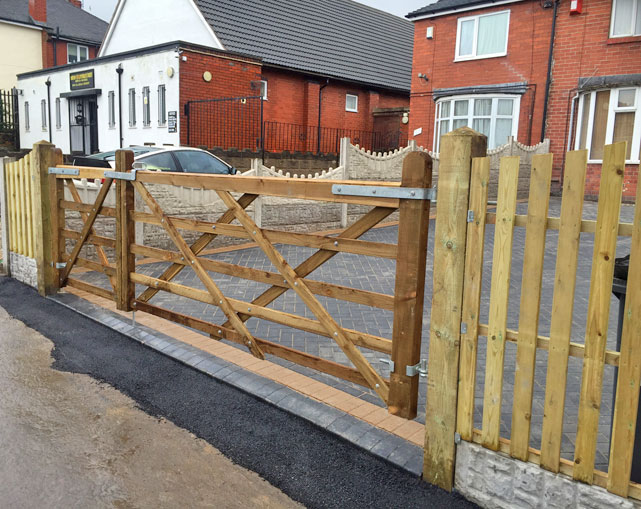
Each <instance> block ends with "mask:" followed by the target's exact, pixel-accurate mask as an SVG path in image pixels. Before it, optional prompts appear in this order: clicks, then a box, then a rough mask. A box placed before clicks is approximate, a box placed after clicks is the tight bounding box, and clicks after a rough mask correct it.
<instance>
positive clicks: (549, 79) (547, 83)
mask: <svg viewBox="0 0 641 509" xmlns="http://www.w3.org/2000/svg"><path fill="white" fill-rule="evenodd" d="M558 10H559V0H555V1H554V11H553V13H552V32H551V34H550V52H549V54H548V75H547V79H546V80H545V97H544V99H543V120H542V124H541V141H543V140H544V139H545V123H546V121H547V116H548V100H549V98H550V86H551V85H552V57H553V53H554V36H555V35H556V14H557V11H558Z"/></svg>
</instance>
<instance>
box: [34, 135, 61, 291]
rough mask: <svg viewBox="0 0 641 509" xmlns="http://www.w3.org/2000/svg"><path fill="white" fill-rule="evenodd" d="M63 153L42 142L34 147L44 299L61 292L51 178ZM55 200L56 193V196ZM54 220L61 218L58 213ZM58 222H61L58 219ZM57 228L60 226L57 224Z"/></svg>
mask: <svg viewBox="0 0 641 509" xmlns="http://www.w3.org/2000/svg"><path fill="white" fill-rule="evenodd" d="M58 158H59V153H57V152H56V147H55V145H53V144H51V143H49V142H46V141H39V142H38V143H36V144H35V145H34V146H33V152H32V153H31V178H32V183H33V187H32V192H33V196H32V204H33V226H34V233H35V244H36V249H35V255H36V266H37V268H38V293H40V295H42V296H45V295H51V294H53V293H56V291H58V287H59V284H58V277H57V271H56V269H55V267H54V264H55V262H57V261H58V260H57V256H58V253H57V252H54V250H53V249H54V240H53V227H54V223H53V222H52V211H53V208H54V206H55V208H56V209H57V208H58V207H57V204H56V203H52V198H51V197H52V191H51V189H50V187H51V185H52V183H55V181H56V179H55V177H53V176H52V177H50V176H49V168H50V167H52V166H56V165H57V164H58V163H59V162H60V161H59V159H58ZM53 196H55V193H54V194H53ZM53 217H54V219H56V218H57V214H56V213H55V212H54V214H53ZM56 221H57V219H56ZM55 224H57V222H56V223H55Z"/></svg>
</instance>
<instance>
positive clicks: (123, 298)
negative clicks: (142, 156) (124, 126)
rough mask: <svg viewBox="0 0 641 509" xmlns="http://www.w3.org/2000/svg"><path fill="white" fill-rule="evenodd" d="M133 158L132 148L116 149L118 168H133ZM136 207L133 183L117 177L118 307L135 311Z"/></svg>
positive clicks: (128, 170) (128, 169) (117, 169)
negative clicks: (132, 276) (134, 245)
mask: <svg viewBox="0 0 641 509" xmlns="http://www.w3.org/2000/svg"><path fill="white" fill-rule="evenodd" d="M133 162H134V153H133V152H132V151H131V150H118V151H117V152H116V171H118V172H130V171H131V166H132V164H133ZM134 209H135V203H134V187H133V185H132V184H131V182H129V181H128V180H121V179H118V180H117V181H116V307H117V308H118V309H119V310H120V311H132V310H133V308H132V306H131V305H132V302H133V299H134V291H135V285H134V283H133V282H132V281H131V278H130V276H129V275H130V274H131V273H132V272H135V270H136V257H135V255H134V254H133V253H132V252H131V248H130V246H131V245H132V244H135V242H136V227H135V224H134V222H133V220H132V219H131V213H132V212H133V211H134Z"/></svg>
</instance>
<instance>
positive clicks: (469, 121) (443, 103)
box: [434, 95, 520, 152]
mask: <svg viewBox="0 0 641 509" xmlns="http://www.w3.org/2000/svg"><path fill="white" fill-rule="evenodd" d="M519 103H520V99H519V97H518V96H507V95H505V96H487V95H478V96H458V97H448V98H444V99H440V100H439V101H438V102H437V104H436V128H435V130H434V132H435V133H436V135H435V136H434V151H435V152H438V151H439V146H440V139H441V136H443V135H444V134H446V133H449V132H450V131H453V130H455V129H458V128H459V127H466V126H467V127H471V128H472V129H474V130H475V131H478V132H480V133H482V134H484V135H485V136H487V147H488V148H496V147H498V146H500V145H504V144H505V143H507V141H508V137H510V136H515V137H516V134H517V130H518V120H519Z"/></svg>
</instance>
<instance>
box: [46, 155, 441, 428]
mask: <svg viewBox="0 0 641 509" xmlns="http://www.w3.org/2000/svg"><path fill="white" fill-rule="evenodd" d="M38 150H39V151H40V152H44V153H45V154H47V155H44V156H41V157H44V158H45V159H48V160H51V159H52V154H53V153H54V152H55V151H54V149H53V147H51V146H47V147H40V148H39V149H38ZM132 162H133V153H132V152H130V151H118V152H117V153H116V171H115V172H110V171H104V170H102V169H96V168H86V167H73V166H65V165H61V164H57V165H52V167H51V168H50V169H49V179H48V182H47V186H48V196H49V197H50V204H51V206H50V221H51V223H52V224H53V225H57V227H54V229H53V232H54V235H53V236H52V239H51V247H50V253H51V256H52V258H53V259H52V262H53V267H54V268H55V273H54V274H53V275H52V279H51V281H50V282H49V283H48V287H50V288H51V289H52V290H53V291H55V289H56V288H59V287H62V286H65V285H69V286H72V287H75V288H78V289H81V290H84V291H87V292H90V293H94V294H97V295H99V296H102V297H106V298H109V299H112V300H114V301H115V302H116V304H117V307H118V308H119V309H120V310H124V311H135V310H138V311H143V312H146V313H150V314H153V315H156V316H159V317H162V318H165V319H168V320H171V321H174V322H176V323H179V324H182V325H186V326H188V327H191V328H194V329H197V330H199V331H201V332H204V333H206V334H208V335H209V336H210V337H211V338H213V340H221V339H225V340H228V341H231V342H234V343H238V344H240V345H243V346H244V347H246V348H247V349H248V350H249V351H250V352H251V353H252V354H253V355H254V356H256V357H257V358H260V359H263V358H265V355H266V354H270V355H274V356H277V357H281V358H283V359H286V360H289V361H292V362H294V363H297V364H300V365H302V366H306V367H308V368H312V369H315V370H318V371H320V372H324V373H327V374H330V375H333V376H335V377H338V378H341V379H344V380H348V381H350V382H352V383H356V384H360V385H363V386H365V387H368V388H370V389H372V390H373V391H374V392H375V393H376V394H378V395H379V396H380V398H381V399H382V400H383V401H384V402H385V403H386V404H387V405H388V407H389V409H390V412H391V413H393V414H396V415H399V416H402V417H405V418H408V419H411V418H414V417H415V416H416V412H417V400H418V376H416V375H409V374H407V370H406V367H407V366H414V365H417V364H418V363H419V361H420V358H419V355H420V340H421V324H422V317H423V312H422V311H423V295H424V290H423V288H424V286H423V285H424V282H425V264H426V253H427V233H428V225H429V204H430V198H431V195H430V191H432V190H431V189H430V185H431V164H430V163H431V160H430V158H429V156H427V155H426V154H422V153H414V154H411V156H408V157H407V158H406V159H405V161H404V167H403V174H402V181H401V182H400V183H391V182H387V183H385V182H355V181H344V180H326V179H319V180H312V179H296V178H283V177H280V178H276V177H251V176H246V177H235V176H217V175H203V174H185V173H169V172H149V171H136V170H132ZM82 179H94V180H95V182H96V183H98V182H100V184H97V185H99V186H100V188H99V191H98V193H97V195H96V197H95V201H94V202H93V203H83V202H82V200H81V196H80V194H79V193H78V191H77V190H76V189H75V184H74V180H82ZM154 185H164V186H181V187H189V188H194V189H206V190H213V191H215V192H216V193H217V195H218V196H219V197H220V199H221V200H222V201H223V202H224V204H225V206H226V207H227V210H226V212H224V213H223V214H222V215H221V216H220V217H219V218H218V220H217V221H202V220H196V219H186V218H180V217H175V216H171V215H168V214H166V213H165V212H164V210H163V208H162V206H161V205H160V204H159V203H158V201H157V200H156V199H155V198H154V196H153V194H152V192H151V191H150V189H151V188H152V187H153V186H154ZM113 186H115V188H116V190H115V195H116V200H115V201H116V206H115V207H107V206H105V198H106V197H107V194H108V193H109V190H110V188H111V187H113ZM65 190H66V191H65ZM232 193H233V194H232ZM69 194H71V196H72V197H73V200H66V199H65V196H69ZM136 195H137V196H138V197H139V199H141V200H142V202H144V204H145V210H142V211H141V210H138V211H137V210H135V207H134V202H135V196H136ZM264 196H273V197H280V198H287V199H297V200H312V201H323V202H331V203H345V204H354V205H360V206H365V207H366V208H367V209H368V211H367V212H365V213H364V214H363V215H362V217H360V219H358V220H357V221H356V222H354V223H353V224H352V225H350V226H349V227H348V228H346V229H344V230H342V231H341V232H340V233H339V234H338V235H337V236H330V235H320V234H311V233H292V232H286V231H281V230H272V229H266V228H261V227H260V226H259V225H258V224H257V223H256V221H255V219H254V218H252V217H251V216H250V215H249V213H248V212H247V211H246V209H247V207H248V206H249V205H250V204H252V203H253V202H254V201H255V200H256V199H258V198H259V197H264ZM397 210H398V211H399V216H400V224H399V234H398V243H397V244H388V243H381V242H373V241H369V240H361V239H360V237H361V236H363V235H364V234H365V233H367V232H368V231H369V230H370V229H371V228H373V227H375V226H376V225H378V224H379V223H380V222H381V221H383V220H384V219H385V218H387V217H389V216H390V214H392V213H393V212H395V211H397ZM68 211H72V212H73V213H75V214H76V215H77V214H80V215H81V216H82V226H81V228H80V229H77V228H76V229H72V228H71V227H70V226H69V224H68V222H67V220H66V213H67V212H68ZM98 217H101V218H102V219H103V220H105V219H106V220H112V221H115V237H113V236H112V237H107V236H103V235H96V234H95V232H94V226H95V221H96V219H97V218H98ZM233 221H237V224H231V223H232V222H233ZM136 223H146V224H151V225H155V226H157V227H161V228H162V229H164V232H165V234H166V235H167V236H168V237H169V238H170V239H171V241H172V243H173V246H174V249H159V248H154V247H150V246H145V245H143V244H141V243H137V242H136V238H135V226H136ZM181 232H196V233H197V234H198V237H197V240H196V241H195V242H193V243H192V244H191V245H189V244H188V243H187V241H186V240H185V238H184V237H183V233H181ZM218 236H228V237H234V238H240V239H249V240H251V241H253V242H254V243H255V244H256V245H257V246H258V247H259V248H260V249H261V250H262V252H263V253H264V254H265V255H266V257H267V258H268V259H269V261H270V262H271V264H272V265H273V267H274V268H275V270H274V271H265V270H258V269H254V268H251V267H245V266H241V265H236V264H230V263H225V262H221V261H218V260H216V259H212V258H211V257H206V256H204V255H205V253H204V250H205V249H206V248H207V247H208V246H209V245H210V244H211V242H212V241H213V240H214V239H215V238H216V237H218ZM90 244H91V245H93V246H94V249H95V250H96V253H97V255H98V261H95V260H91V259H89V257H87V256H83V255H82V253H83V252H86V250H83V248H86V247H87V246H88V245H90ZM280 244H287V245H293V246H301V247H305V248H312V249H315V250H316V251H315V252H314V253H313V254H312V255H311V256H309V257H308V258H307V259H306V260H305V261H303V262H302V263H299V264H298V265H297V266H292V265H290V264H289V263H288V261H287V260H286V259H285V258H284V257H283V256H282V255H281V253H280V251H279V250H278V249H277V248H276V247H275V246H276V245H280ZM339 253H350V254H354V255H359V256H369V257H381V258H387V259H392V260H395V261H396V266H397V267H399V268H400V269H402V270H399V271H398V273H397V277H396V291H395V294H394V295H388V294H382V293H377V292H373V291H369V290H363V289H359V288H352V287H349V286H344V285H341V284H332V283H327V282H323V281H320V280H315V279H313V278H311V277H310V275H311V273H312V272H313V271H315V270H316V269H317V268H319V267H320V266H322V265H323V264H325V263H326V262H327V261H329V260H330V259H332V258H333V257H334V256H335V255H337V254H339ZM110 255H111V259H109V258H110ZM136 256H138V257H147V258H151V259H155V260H158V261H160V262H165V263H167V262H168V267H167V268H166V269H165V270H164V272H162V274H160V275H157V276H156V277H152V276H150V275H145V274H142V273H138V272H136V266H135V259H136ZM77 268H80V269H90V270H92V271H95V272H99V273H102V274H104V275H106V276H107V277H108V279H109V281H110V285H111V288H107V289H106V288H104V287H99V286H97V285H94V284H90V283H88V282H86V281H83V280H81V279H80V278H76V277H74V271H76V269H77ZM185 269H187V270H189V271H193V273H194V274H195V275H196V277H197V280H198V282H199V284H200V285H201V287H200V288H194V287H191V286H186V285H185V284H181V283H177V282H175V281H174V280H175V278H176V277H177V276H178V274H180V273H181V272H182V271H183V270H185ZM211 273H218V274H224V275H228V276H233V277H236V278H240V279H244V280H248V281H254V282H258V283H262V284H267V285H268V289H267V290H265V291H264V292H262V293H261V294H260V295H258V297H256V298H254V299H253V300H251V302H248V301H243V300H239V299H234V298H231V297H229V296H226V295H225V294H224V293H223V291H222V290H221V288H220V287H219V286H218V285H217V283H216V282H215V280H214V278H213V277H212V275H211ZM136 285H138V287H141V286H142V287H144V288H145V289H144V290H143V291H142V292H140V293H138V294H137V292H136ZM203 287H204V289H203ZM288 291H289V292H293V293H295V294H296V295H297V297H298V298H299V299H300V300H301V301H302V302H303V303H304V304H305V305H306V306H307V308H308V310H309V311H311V315H313V318H310V317H305V316H299V315H296V314H292V313H287V312H284V311H281V310H278V309H274V308H273V307H269V306H270V304H271V303H272V302H273V301H274V300H276V299H277V298H278V297H279V296H281V295H283V294H284V293H286V292H288ZM158 292H165V293H168V294H172V295H175V296H177V297H182V298H188V299H192V300H194V301H198V302H201V303H205V304H209V305H212V306H216V307H218V308H219V309H220V310H222V312H223V313H224V315H225V319H226V321H224V323H213V322H212V321H208V320H205V319H203V317H196V316H189V315H186V314H182V313H178V312H176V311H173V310H170V309H167V308H166V307H162V306H160V305H156V304H152V303H150V300H151V299H152V298H153V297H154V296H155V295H156V294H157V293H158ZM319 296H321V297H329V298H333V299H338V300H343V301H347V302H352V303H356V304H360V305H364V306H369V307H372V308H378V309H385V310H390V311H393V312H394V328H393V332H392V337H391V338H385V337H380V336H377V335H373V334H367V333H364V332H360V331H358V330H352V329H349V328H346V327H342V326H341V325H340V324H339V323H338V321H337V320H336V319H334V318H333V317H332V315H331V314H330V312H329V311H328V310H327V309H326V307H325V306H324V305H323V304H322V303H321V301H320V300H319V298H318V297H319ZM252 317H253V318H257V319H259V320H267V321H270V322H273V323H276V324H280V325H284V326H287V327H291V328H294V329H298V330H300V331H305V332H310V333H314V334H317V335H319V336H322V337H325V338H329V339H330V340H331V341H333V342H335V343H336V344H337V345H338V346H339V347H340V349H341V350H342V352H343V353H344V354H345V356H346V357H347V359H348V360H349V362H350V363H351V365H344V364H340V363H338V362H335V361H333V360H327V359H324V358H322V357H319V356H315V355H311V354H309V353H306V352H303V351H299V350H296V349H294V348H290V347H288V346H284V345H281V344H279V343H277V342H275V341H272V340H270V338H259V337H256V336H255V335H254V334H252V333H251V332H250V330H249V329H248V327H247V325H246V322H247V320H249V319H250V318H252ZM361 349H369V350H373V351H376V352H381V353H383V354H387V355H389V356H391V359H392V361H393V362H394V364H395V365H396V366H397V368H396V370H395V371H394V370H392V371H391V372H390V378H385V377H384V376H382V375H381V373H380V372H379V371H378V370H377V369H375V367H374V366H373V365H372V364H371V363H370V362H369V361H368V360H367V358H366V357H365V356H364V355H363V353H362V352H361Z"/></svg>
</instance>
